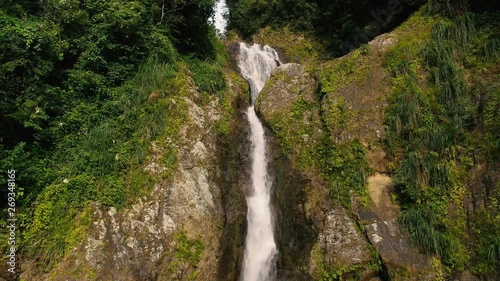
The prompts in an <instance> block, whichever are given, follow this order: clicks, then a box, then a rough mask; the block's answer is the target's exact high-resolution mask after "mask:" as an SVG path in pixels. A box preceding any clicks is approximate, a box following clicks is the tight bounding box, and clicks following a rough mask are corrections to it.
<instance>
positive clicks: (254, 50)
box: [238, 43, 280, 104]
mask: <svg viewBox="0 0 500 281" xmlns="http://www.w3.org/2000/svg"><path fill="white" fill-rule="evenodd" d="M279 64H280V60H279V57H278V53H277V52H276V51H275V50H274V49H273V48H271V47H269V46H267V45H266V46H264V47H262V46H261V45H259V44H253V45H252V46H248V45H247V44H245V43H240V53H239V58H238V67H239V68H240V72H241V75H243V77H245V79H246V80H247V81H248V83H250V92H251V100H252V104H253V103H254V102H255V100H256V99H257V96H258V95H259V93H260V91H261V90H262V88H264V85H265V84H266V81H267V80H268V79H269V77H270V76H271V72H272V71H273V70H274V69H275V68H276V66H278V65H279Z"/></svg>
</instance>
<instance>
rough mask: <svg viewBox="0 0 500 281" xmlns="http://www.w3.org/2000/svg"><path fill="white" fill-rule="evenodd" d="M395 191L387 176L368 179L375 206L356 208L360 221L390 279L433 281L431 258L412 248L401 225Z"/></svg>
mask: <svg viewBox="0 0 500 281" xmlns="http://www.w3.org/2000/svg"><path fill="white" fill-rule="evenodd" d="M392 188H393V183H392V179H391V178H390V177H389V176H387V175H386V174H382V173H375V174H374V175H372V176H370V177H369V178H368V191H369V194H370V198H371V199H372V201H373V203H372V204H371V205H370V206H368V207H357V208H356V209H357V212H358V219H359V222H360V223H361V224H362V225H363V226H364V228H365V231H366V234H367V236H368V239H369V241H370V243H371V244H372V245H373V246H374V247H375V249H376V250H377V252H378V254H379V255H380V257H381V258H382V261H383V262H384V265H385V267H386V269H387V271H388V272H387V273H388V275H389V277H390V278H391V280H431V279H432V278H433V275H432V267H431V266H430V264H429V262H428V257H426V256H424V255H422V254H420V253H419V252H418V250H417V249H416V248H415V247H413V246H411V245H410V243H409V241H408V233H405V232H404V231H403V230H401V228H400V226H399V223H398V218H399V208H398V206H397V205H395V204H394V203H393V202H392V200H391V195H390V193H391V190H392Z"/></svg>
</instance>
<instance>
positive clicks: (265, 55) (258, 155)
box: [238, 43, 280, 281]
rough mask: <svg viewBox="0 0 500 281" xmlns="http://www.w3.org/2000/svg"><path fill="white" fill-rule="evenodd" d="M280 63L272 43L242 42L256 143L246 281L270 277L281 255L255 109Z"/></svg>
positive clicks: (243, 70)
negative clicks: (275, 236) (275, 231)
mask: <svg viewBox="0 0 500 281" xmlns="http://www.w3.org/2000/svg"><path fill="white" fill-rule="evenodd" d="M279 64H280V62H279V57H278V54H277V53H276V51H275V50H274V49H273V48H271V47H269V46H264V47H262V46H260V45H258V44H254V45H252V46H251V47H250V46H248V45H247V44H244V43H240V53H239V57H238V67H239V68H240V72H241V74H242V75H243V77H245V79H247V80H248V82H249V83H250V91H251V106H250V107H249V108H248V110H247V117H248V122H249V123H250V129H251V143H252V172H251V183H252V189H251V190H250V192H249V194H247V197H246V201H247V206H248V213H247V221H248V230H247V236H246V241H245V255H244V260H243V271H242V274H241V279H242V281H267V280H270V279H273V276H274V275H275V261H276V255H277V249H276V243H275V241H274V230H273V222H272V213H271V204H270V203H271V202H270V201H271V196H270V189H271V182H270V180H269V179H268V175H267V159H266V140H265V137H264V128H263V126H262V123H261V122H260V120H259V118H258V117H257V115H256V113H255V109H254V106H253V104H254V102H255V100H256V99H257V97H258V95H259V93H260V91H261V90H262V88H263V87H264V85H265V83H266V81H267V80H268V79H269V77H270V75H271V72H272V71H273V70H274V69H275V68H276V67H277V66H278V65H279Z"/></svg>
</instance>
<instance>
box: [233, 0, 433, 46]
mask: <svg viewBox="0 0 500 281" xmlns="http://www.w3.org/2000/svg"><path fill="white" fill-rule="evenodd" d="M227 2H228V5H229V7H230V9H231V14H230V17H229V25H230V28H234V29H237V30H238V31H239V32H240V34H241V35H242V36H243V37H249V36H251V35H253V34H254V33H255V32H256V31H257V30H259V29H260V28H261V27H264V26H267V25H272V26H275V27H281V26H286V25H290V26H292V27H293V29H295V30H300V31H306V32H310V33H312V34H314V35H315V36H316V37H317V38H320V39H321V41H322V42H323V43H324V45H326V47H327V48H328V49H330V50H331V51H332V53H333V54H335V55H338V54H342V53H346V52H348V51H350V50H352V49H354V48H357V47H358V46H359V45H360V44H362V43H366V42H367V41H368V40H369V39H371V38H373V37H374V36H376V35H379V34H381V33H383V32H386V31H387V30H389V29H391V28H393V27H394V26H396V25H397V24H398V23H401V22H402V21H403V20H404V19H405V18H406V17H407V16H408V15H409V14H411V13H412V12H413V11H415V10H416V9H417V8H418V7H419V5H420V4H422V3H423V2H424V1H423V0H420V1H419V0H401V1H398V0H392V1H387V0H376V1H368V0H347V1H345V0H344V1H342V0H336V1H322V0H300V1H295V0H293V1H292V0H269V1H255V0H228V1H227Z"/></svg>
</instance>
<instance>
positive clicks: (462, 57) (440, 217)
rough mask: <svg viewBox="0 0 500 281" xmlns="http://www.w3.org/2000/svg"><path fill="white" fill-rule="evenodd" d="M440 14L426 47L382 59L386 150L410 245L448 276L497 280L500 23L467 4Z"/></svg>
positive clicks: (421, 42)
mask: <svg viewBox="0 0 500 281" xmlns="http://www.w3.org/2000/svg"><path fill="white" fill-rule="evenodd" d="M429 8H432V7H429ZM428 11H430V12H431V13H435V12H436V11H435V10H433V9H429V10H428ZM441 12H443V15H445V16H444V17H442V16H441V17H437V18H435V19H433V24H432V29H431V31H430V34H429V37H430V38H427V37H425V36H427V35H426V34H425V33H424V34H422V35H423V36H424V38H419V39H418V40H417V41H415V40H413V41H412V40H411V39H409V38H408V41H405V42H403V43H401V44H398V46H397V47H396V48H394V49H392V50H391V51H389V52H388V53H387V54H386V56H385V58H384V59H385V66H386V68H387V69H388V71H389V72H390V73H391V75H392V77H393V79H392V84H393V86H392V93H391V96H390V106H389V107H388V111H387V115H386V125H387V129H388V131H387V139H386V141H387V143H386V145H387V149H388V150H389V151H390V152H391V155H392V157H393V167H394V175H395V183H396V187H397V189H398V191H399V200H400V203H401V204H402V206H403V212H402V217H401V223H402V225H403V226H404V227H406V228H407V229H408V231H409V232H410V235H411V241H412V242H413V243H414V244H416V245H417V246H419V247H420V249H421V250H422V251H424V252H426V253H429V254H434V255H437V256H439V257H440V258H441V259H442V261H443V262H444V264H445V265H446V266H447V267H448V269H450V270H451V271H461V270H464V269H469V270H472V271H473V272H474V273H477V274H491V273H494V272H497V271H498V268H499V265H500V264H499V261H500V260H499V257H498V239H497V238H498V237H499V236H500V228H499V227H498V225H500V213H499V212H498V202H499V200H500V197H499V194H500V193H499V187H500V186H499V184H498V182H495V181H494V180H493V181H492V180H491V179H494V178H498V175H497V174H496V173H497V172H498V171H497V170H496V169H497V167H498V155H499V146H498V144H499V143H498V141H496V140H498V137H499V135H498V132H499V130H498V129H499V128H498V124H496V125H494V124H493V123H492V122H491V120H492V118H493V119H495V120H498V118H500V116H499V104H498V96H499V94H500V87H499V84H498V69H497V66H498V63H499V59H500V53H499V52H498V46H499V43H500V41H499V40H498V38H499V36H498V35H499V34H498V27H497V25H496V24H497V23H498V20H499V18H498V14H477V13H470V12H467V10H466V9H463V6H461V5H458V6H455V7H451V8H450V7H446V9H445V10H444V11H441ZM422 73H426V75H425V76H423V75H422ZM485 73H492V74H493V77H491V79H492V80H490V78H486V77H483V75H485ZM496 123H498V122H496ZM481 166H484V167H486V168H485V171H483V172H481V173H479V175H474V172H473V171H474V170H477V169H478V167H481ZM488 178H489V179H490V180H488ZM478 186H482V187H478ZM478 188H479V191H478ZM481 189H484V190H481ZM481 193H483V194H484V196H485V197H484V201H482V200H480V199H478V198H477V196H483V195H480V194H481ZM481 201H482V202H481Z"/></svg>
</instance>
